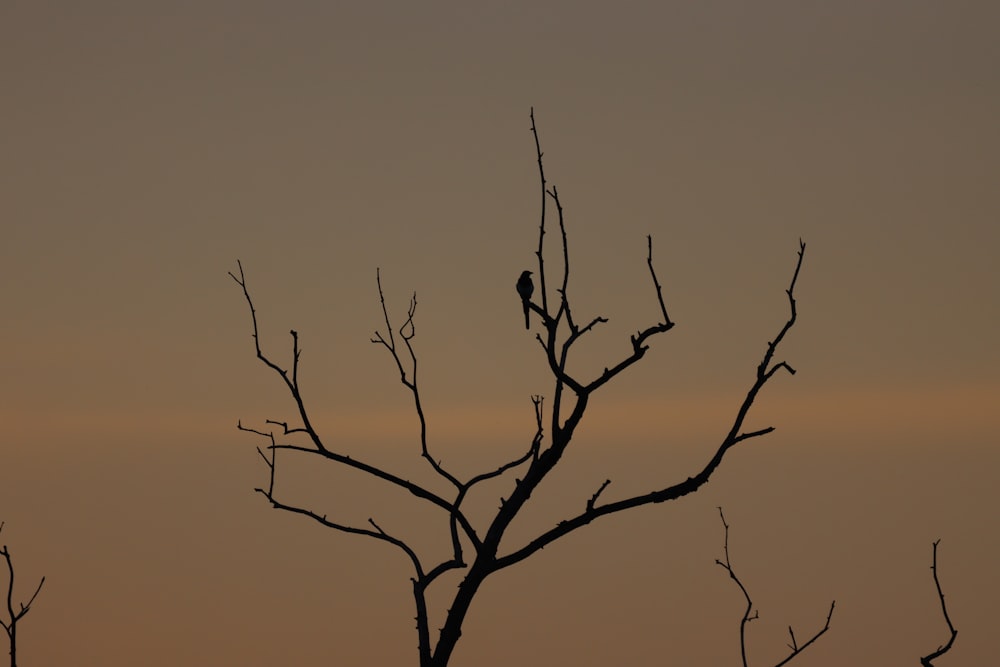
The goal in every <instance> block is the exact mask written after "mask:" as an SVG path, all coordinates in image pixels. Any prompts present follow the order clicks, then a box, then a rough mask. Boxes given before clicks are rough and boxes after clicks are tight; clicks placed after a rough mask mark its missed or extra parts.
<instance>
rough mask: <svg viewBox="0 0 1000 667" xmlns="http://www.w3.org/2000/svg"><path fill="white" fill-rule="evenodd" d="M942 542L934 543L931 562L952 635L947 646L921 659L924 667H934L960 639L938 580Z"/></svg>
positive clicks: (944, 613) (942, 607)
mask: <svg viewBox="0 0 1000 667" xmlns="http://www.w3.org/2000/svg"><path fill="white" fill-rule="evenodd" d="M940 542H941V540H935V541H934V557H933V559H932V560H931V572H932V573H933V574H934V587H935V588H936V589H937V594H938V599H939V600H940V601H941V614H942V615H943V616H944V622H945V623H947V625H948V632H950V633H951V636H950V637H949V638H948V643H947V644H945V645H944V646H938V649H937V650H936V651H934V652H933V653H930V654H928V655H925V656H924V657H922V658H920V664H921V665H923V667H934V660H936V659H937V658H940V657H941V656H942V655H944V654H945V653H947V652H948V651H950V650H951V647H952V646H953V645H954V643H955V638H956V637H958V630H956V629H955V626H954V625H952V623H951V618H950V617H949V616H948V607H946V606H945V604H944V592H943V591H942V590H941V582H940V581H939V580H938V572H937V548H938V543H940Z"/></svg>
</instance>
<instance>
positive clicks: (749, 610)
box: [715, 507, 837, 667]
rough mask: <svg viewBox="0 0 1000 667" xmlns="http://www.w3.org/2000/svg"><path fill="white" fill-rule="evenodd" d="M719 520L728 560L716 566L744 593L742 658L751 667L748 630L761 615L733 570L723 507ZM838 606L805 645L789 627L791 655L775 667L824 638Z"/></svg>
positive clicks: (779, 666)
mask: <svg viewBox="0 0 1000 667" xmlns="http://www.w3.org/2000/svg"><path fill="white" fill-rule="evenodd" d="M719 518H720V519H722V526H723V528H724V530H725V537H724V541H723V546H722V550H723V553H724V554H725V557H726V559H725V560H724V561H722V560H719V559H716V560H715V562H716V564H718V565H720V566H721V567H722V569H724V570H725V571H726V572H728V573H729V578H730V579H732V580H733V581H735V582H736V585H737V586H738V587H739V589H740V592H741V593H743V599H744V600H745V601H746V608H745V609H744V611H743V617H742V618H741V619H740V657H741V658H742V661H743V667H749V664H750V663H749V662H748V661H747V642H746V629H747V625H748V624H749V623H750V621H754V620H756V619H758V618H760V614H759V613H758V612H757V611H756V610H755V609H754V608H753V600H751V599H750V593H749V592H747V589H746V586H744V585H743V582H742V581H740V578H739V577H738V576H736V572H735V571H734V570H733V566H732V563H731V562H730V560H729V524H728V523H726V516H725V514H723V513H722V508H721V507H720V508H719ZM836 604H837V601H836V600H834V601H833V602H831V603H830V612H829V613H828V614H827V615H826V623H825V624H824V625H823V627H822V628H821V629H820V630H819V631H818V632H817V633H816V634H814V635H813V636H812V638H810V639H809V641H807V642H806V643H805V644H802V645H801V646H800V645H799V644H798V642H797V641H796V640H795V631H794V630H792V626H790V625H789V626H788V634H789V636H790V637H791V642H792V643H791V644H789V645H788V648H789V649H791V653H789V654H788V655H787V656H786V657H785V659H784V660H782V661H781V662H779V663H777V664H775V666H774V667H781V666H782V665H787V664H788V663H789V662H791V661H792V659H793V658H794V657H795V656H797V655H798V654H800V653H802V651H804V650H805V649H806V648H808V647H809V645H811V644H812V643H813V642H814V641H816V640H817V639H819V638H820V637H822V636H823V634H825V633H826V631H827V630H829V629H830V619H832V618H833V607H834V605H836Z"/></svg>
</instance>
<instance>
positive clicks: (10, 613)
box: [0, 521, 45, 667]
mask: <svg viewBox="0 0 1000 667" xmlns="http://www.w3.org/2000/svg"><path fill="white" fill-rule="evenodd" d="M3 527H4V523H3V522H2V521H0V532H2V531H3ZM0 556H3V559H4V561H6V563H7V619H6V620H0V625H2V626H3V629H4V630H5V631H6V632H7V639H8V640H9V642H10V667H17V623H18V621H20V620H21V619H22V618H24V617H25V616H26V615H27V614H28V612H29V611H30V610H31V605H32V603H33V602H34V601H35V598H36V597H38V593H39V592H40V591H41V590H42V584H44V583H45V577H42V580H41V581H39V582H38V586H37V587H36V588H35V592H34V593H32V594H31V597H30V598H29V599H28V601H27V602H19V603H18V605H17V607H18V608H17V609H15V608H14V560H13V557H12V556H11V554H10V549H8V548H7V545H6V544H5V545H3V548H0Z"/></svg>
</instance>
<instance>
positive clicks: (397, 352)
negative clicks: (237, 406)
mask: <svg viewBox="0 0 1000 667" xmlns="http://www.w3.org/2000/svg"><path fill="white" fill-rule="evenodd" d="M531 121H532V123H531V132H532V136H533V137H534V141H535V149H536V156H537V161H538V174H539V180H540V185H541V197H542V206H541V221H540V224H539V232H538V250H537V253H536V255H537V259H538V276H539V279H540V289H539V291H538V293H537V296H536V300H535V301H532V300H531V299H530V293H529V298H525V297H524V295H523V294H522V299H523V305H524V307H525V308H526V309H527V312H529V313H534V314H536V315H537V316H538V318H539V319H540V320H541V327H542V330H541V332H540V333H538V334H537V336H536V338H537V340H538V342H539V344H540V347H541V349H542V352H543V355H544V358H545V362H546V364H547V366H548V368H549V370H550V372H551V374H552V379H553V386H552V394H551V396H552V400H551V403H550V405H549V406H548V410H546V409H545V402H544V401H543V399H542V397H541V396H533V397H532V398H531V400H532V405H533V408H534V427H533V430H532V432H531V434H530V437H529V438H528V440H527V442H526V444H525V446H524V449H522V450H521V453H520V454H518V455H517V456H515V457H513V458H511V459H510V460H509V461H507V462H505V463H503V464H502V465H499V466H498V467H496V468H494V469H491V470H487V471H485V472H482V473H480V474H477V475H473V476H471V477H469V478H462V477H460V476H459V475H457V474H455V473H454V472H452V471H451V470H449V469H448V467H447V466H445V465H444V463H443V462H442V461H440V460H439V459H436V458H435V457H434V456H433V455H432V452H431V443H430V442H428V436H427V419H426V416H425V413H424V408H423V404H422V401H421V395H420V388H419V384H418V374H417V370H418V364H417V354H416V352H415V349H414V347H413V340H414V338H415V337H416V325H415V322H414V317H415V314H416V308H417V299H416V295H415V294H414V295H413V297H412V298H411V300H410V304H409V308H408V309H407V312H406V317H405V319H404V320H403V322H402V324H399V325H394V323H393V321H392V318H391V317H390V315H389V312H388V309H387V308H386V305H385V298H384V293H383V288H382V282H381V274H380V273H379V272H377V273H376V283H377V286H378V293H379V299H380V301H381V305H382V314H383V320H384V325H385V328H384V330H377V331H376V332H375V333H374V335H373V337H372V339H371V342H372V343H374V344H376V345H379V346H381V347H383V348H384V349H385V350H386V352H387V353H388V355H389V356H390V358H391V359H392V360H393V362H394V365H395V367H396V370H397V372H398V373H399V380H400V382H401V384H402V385H403V387H404V388H405V390H406V391H408V392H409V393H410V395H411V398H412V400H413V407H414V411H415V412H416V414H417V417H418V421H419V428H420V456H421V457H422V458H423V459H425V460H426V461H427V463H428V465H429V466H430V468H431V470H432V471H433V473H434V474H435V476H436V477H438V478H440V480H443V481H444V482H445V483H446V485H447V486H448V488H449V489H450V491H449V492H448V493H443V494H442V493H436V492H434V491H431V490H430V489H429V488H428V487H425V486H423V485H420V484H417V483H415V482H412V481H410V480H407V479H403V478H402V477H400V476H397V475H395V474H393V473H391V472H389V471H388V470H385V469H383V468H380V467H378V466H375V465H371V464H369V463H366V462H364V461H362V460H359V459H358V458H355V457H351V456H347V455H346V454H343V453H340V452H337V451H335V450H333V449H332V448H330V447H328V446H327V445H326V444H325V442H324V440H323V439H322V438H321V436H320V434H319V433H318V432H317V431H316V429H315V428H314V426H313V424H312V422H311V421H310V419H309V414H308V411H307V409H306V406H305V403H304V401H303V398H302V393H301V389H300V385H299V380H298V370H299V360H300V356H301V349H300V347H299V337H298V334H297V333H296V332H295V331H294V330H293V331H291V337H292V362H291V363H292V365H291V368H284V367H282V366H280V365H279V364H277V363H276V362H274V361H273V360H272V359H271V358H270V357H269V356H268V355H267V354H265V353H264V351H263V350H262V348H261V343H260V337H259V329H258V325H257V313H256V309H255V307H254V303H253V300H252V299H251V296H250V291H249V288H248V287H247V280H246V276H245V274H244V272H243V266H242V264H240V263H237V266H238V273H230V274H229V275H230V276H231V277H232V279H233V280H234V281H236V283H237V284H238V285H239V286H240V287H241V289H242V291H243V295H244V297H245V299H246V302H247V305H248V306H249V309H250V316H251V322H252V326H253V338H254V346H255V349H256V354H257V358H258V359H259V360H260V361H261V362H262V363H263V364H264V365H265V366H267V367H268V368H270V369H271V370H272V371H273V372H275V373H276V374H277V375H278V376H279V377H280V378H281V381H282V382H283V383H284V385H285V386H286V388H287V390H288V391H289V393H290V394H291V397H292V399H293V401H294V403H295V405H296V408H297V413H298V417H299V422H300V423H299V424H297V425H293V426H290V425H289V424H288V423H286V422H283V421H275V420H266V421H265V422H264V423H265V425H266V427H265V428H251V427H247V426H244V425H243V424H242V423H240V424H238V428H239V429H240V430H243V431H248V432H251V433H254V434H257V435H259V436H261V437H263V438H264V439H265V443H266V445H265V447H264V448H263V449H259V450H258V451H260V454H261V457H262V458H263V460H264V462H265V465H266V466H267V467H268V470H269V481H268V485H267V487H266V488H258V489H256V491H257V492H258V493H260V494H262V495H263V496H264V497H265V498H266V499H267V500H268V501H269V502H270V503H271V505H272V506H273V507H274V508H276V509H280V510H284V511H288V512H292V513H296V514H301V515H304V516H307V517H309V518H310V519H312V520H313V521H315V522H317V523H319V524H322V525H323V526H326V527H328V528H332V529H334V530H339V531H342V532H345V533H352V534H358V535H364V536H367V537H370V538H373V539H376V540H379V541H382V542H386V543H388V544H391V545H393V546H394V547H396V548H397V549H399V550H400V551H401V552H402V553H404V554H405V556H406V557H407V559H408V560H409V562H410V563H411V566H412V568H413V575H412V582H413V596H414V602H415V608H416V626H417V634H418V651H419V656H420V662H419V664H420V665H421V667H432V666H436V667H444V666H445V665H447V664H448V662H449V659H450V658H451V655H452V652H453V651H454V649H455V646H456V644H457V642H458V640H459V638H460V637H461V635H462V626H463V623H464V621H465V618H466V615H467V613H468V611H469V608H470V606H471V604H472V601H473V599H474V598H475V595H476V593H477V592H478V590H479V588H480V586H481V585H482V584H483V582H484V581H485V580H486V579H487V578H488V577H489V576H491V575H492V574H494V573H496V572H498V571H500V570H502V569H504V568H506V567H509V566H511V565H514V564H515V563H519V562H521V561H522V560H524V559H526V558H528V557H529V556H531V555H532V554H534V553H536V552H537V551H539V550H540V549H543V548H544V547H546V546H548V545H549V544H552V543H553V542H555V541H556V540H558V539H559V538H561V537H564V536H565V535H567V534H569V533H571V532H573V531H574V530H576V529H578V528H581V527H583V526H585V525H587V524H589V523H591V522H593V521H595V520H596V519H598V518H600V517H604V516H608V515H611V514H615V513H617V512H621V511H624V510H627V509H631V508H634V507H640V506H642V505H648V504H651V503H662V502H665V501H668V500H675V499H678V498H681V497H683V496H686V495H687V494H689V493H693V492H695V491H697V490H698V489H699V488H700V487H701V486H702V485H704V484H705V483H706V482H707V481H708V479H709V478H710V477H711V475H712V473H713V472H714V471H715V470H716V469H717V468H718V466H719V465H720V464H721V462H722V460H723V457H724V456H725V454H726V452H728V451H729V450H730V449H731V448H732V447H734V446H735V445H737V444H739V443H741V442H744V441H746V440H750V439H752V438H756V437H759V436H762V435H765V434H767V433H770V432H771V431H772V430H773V427H768V428H764V429H760V430H753V431H747V430H745V429H744V422H745V420H746V418H747V415H748V413H749V412H750V408H751V406H752V405H753V403H754V401H755V399H756V398H757V395H758V394H759V392H760V391H761V389H763V387H764V385H765V384H767V383H768V382H769V381H770V380H771V378H773V377H774V375H775V374H776V373H777V372H778V371H779V370H785V371H787V372H789V373H794V372H795V371H794V370H793V369H792V367H791V366H789V365H788V364H787V363H786V362H785V361H776V360H775V355H776V352H777V349H778V346H779V344H780V343H781V341H782V340H783V339H784V337H785V335H786V334H787V333H788V331H789V330H790V329H791V328H792V326H793V325H794V324H795V319H796V309H795V298H794V289H795V284H796V281H797V280H798V275H799V270H800V268H801V266H802V259H803V255H804V251H805V244H803V243H801V242H800V244H799V251H798V260H797V262H796V264H795V271H794V273H793V275H792V280H791V283H790V285H789V287H788V289H787V290H786V293H787V295H788V301H789V308H790V314H789V316H788V319H787V320H786V321H785V322H784V324H783V325H782V327H781V328H780V330H779V331H778V333H777V335H776V336H775V338H774V340H773V341H771V342H769V343H768V344H767V347H766V350H765V352H764V354H763V357H762V359H761V361H760V363H759V365H758V367H757V372H756V376H755V378H754V379H753V382H752V383H751V385H750V388H749V390H748V391H747V394H746V397H745V398H744V399H743V401H742V402H741V403H740V405H739V407H738V409H737V411H736V416H735V418H734V420H733V423H732V425H731V427H730V429H729V432H728V433H727V435H726V436H725V437H724V438H723V439H722V441H721V442H720V443H719V444H718V445H717V446H716V447H715V449H714V453H713V455H712V456H711V457H710V458H709V460H708V461H707V462H706V463H705V464H704V466H703V467H702V468H701V469H700V470H698V471H696V472H695V474H694V475H693V476H690V477H686V478H684V479H682V480H680V481H678V482H676V483H673V484H668V485H666V486H664V487H663V488H661V489H659V490H656V491H653V492H650V493H645V494H642V495H636V496H631V497H625V498H621V499H618V500H614V501H611V502H603V503H602V502H600V501H601V497H602V494H603V493H604V492H605V491H606V490H607V488H608V487H609V485H610V483H611V481H610V480H605V481H604V482H603V483H602V484H601V485H600V486H599V488H597V490H596V491H594V492H593V493H592V494H591V495H589V497H585V498H581V511H580V512H579V513H578V514H576V515H575V516H570V517H567V518H566V519H564V520H562V521H559V522H558V523H556V525H554V526H552V527H550V528H548V529H547V530H544V531H542V532H541V533H540V534H538V535H536V536H535V537H534V538H533V539H530V540H528V541H527V542H525V543H522V544H520V545H514V546H512V547H510V548H505V549H503V550H501V540H502V539H503V537H504V535H505V534H506V531H507V529H508V527H509V526H510V524H511V522H512V521H513V520H514V518H515V517H516V516H518V514H519V512H520V511H521V510H522V508H523V507H524V506H525V503H526V502H527V501H528V499H529V498H530V497H531V495H532V494H533V493H534V491H535V490H536V489H537V488H538V486H539V484H541V483H542V481H543V480H544V479H545V478H546V477H547V476H548V475H549V473H550V472H551V471H552V469H553V468H554V467H555V466H556V464H557V463H558V462H559V461H560V459H561V458H562V456H563V454H564V453H565V452H566V450H567V448H568V447H569V446H570V443H571V441H572V439H573V436H574V434H575V433H576V429H577V427H578V425H579V424H580V421H581V419H582V418H583V416H584V413H585V411H586V409H587V406H588V404H589V402H590V399H591V397H592V396H593V395H594V394H595V392H597V391H598V390H599V389H600V388H601V387H603V386H604V385H606V384H607V383H609V382H610V381H611V380H612V379H614V378H615V377H617V376H618V375H620V374H621V373H622V372H623V371H625V370H626V369H627V368H629V367H631V366H632V365H633V364H635V363H636V362H638V361H639V360H640V359H642V358H643V356H644V355H645V353H646V351H647V350H648V349H649V343H650V341H651V339H652V338H653V337H654V336H656V335H658V334H662V333H665V332H667V331H669V330H670V329H672V328H673V327H674V323H673V322H672V321H671V319H670V317H669V316H668V314H667V308H666V305H665V302H664V298H663V289H662V286H661V284H660V282H659V280H658V278H657V275H656V271H655V269H654V267H653V245H652V238H651V237H647V239H646V248H647V256H646V263H647V266H648V267H649V273H650V278H651V282H652V285H653V289H654V291H655V294H656V301H655V303H656V310H657V318H658V321H657V322H655V323H653V324H650V325H648V326H646V327H644V328H641V329H639V330H637V332H636V333H635V334H633V335H632V336H631V338H630V341H629V343H630V345H629V351H628V353H627V354H625V355H624V356H623V357H622V358H620V359H618V360H616V361H614V362H613V363H611V364H609V365H608V366H607V367H605V368H604V370H603V372H601V373H599V374H598V375H597V376H596V377H591V378H582V377H579V376H578V375H577V374H576V373H575V372H574V371H573V370H572V369H571V368H570V364H569V358H570V355H569V352H570V350H571V348H572V347H573V345H575V344H576V343H577V342H578V341H579V340H580V339H581V338H582V337H583V336H585V335H586V334H587V333H588V332H590V331H592V330H593V329H594V328H595V327H596V326H597V325H599V324H601V323H604V322H607V321H608V320H607V318H605V317H603V316H596V317H593V318H591V319H590V320H589V321H587V322H586V323H585V324H581V323H580V322H578V321H577V320H576V319H575V317H574V313H573V311H572V309H571V307H570V298H569V272H570V268H569V267H570V261H569V259H570V256H569V246H568V243H567V234H566V225H565V219H564V212H563V208H562V204H561V202H560V200H559V194H558V191H557V190H556V188H555V187H554V186H553V187H551V188H549V187H548V183H547V181H546V177H545V171H544V167H543V163H542V150H541V142H540V140H539V137H538V131H537V129H536V127H535V121H534V113H533V112H532V115H531ZM550 201H551V202H552V203H553V204H554V207H555V211H556V214H557V223H558V230H559V234H560V237H561V238H560V240H561V254H562V260H563V270H562V276H561V277H560V279H559V280H558V284H559V287H557V288H556V289H555V290H550V288H549V287H548V284H547V276H546V271H545V267H546V265H545V247H544V241H545V235H546V232H547V225H548V222H547V219H546V210H547V209H548V203H549V202H550ZM532 292H533V289H532ZM519 293H520V290H519ZM546 426H547V427H548V437H547V438H546V436H545V430H546V428H545V427H546ZM272 427H276V428H272ZM287 436H297V438H301V439H296V440H293V441H288V442H286V441H284V440H282V441H279V437H280V438H284V437H287ZM303 440H304V441H305V442H303ZM279 451H281V452H289V453H290V452H294V453H296V454H299V455H306V456H315V457H318V458H320V459H324V460H327V461H330V462H332V463H335V464H339V465H342V466H346V467H348V468H352V469H354V470H357V471H360V472H362V473H366V474H368V475H371V476H372V477H374V478H376V479H379V480H381V481H382V482H384V483H385V484H388V485H390V486H395V487H398V488H402V489H405V490H406V491H408V492H409V493H411V494H412V495H414V496H416V497H417V498H418V499H419V500H420V501H421V502H425V503H429V504H430V505H432V506H434V507H436V508H438V509H439V510H440V511H441V513H442V515H443V518H444V519H445V520H446V521H447V522H448V525H449V527H450V535H451V549H450V554H449V556H448V557H447V558H446V559H444V560H442V561H440V562H437V563H434V564H430V563H424V562H423V560H422V558H421V557H420V556H419V555H418V554H417V551H416V550H415V549H414V548H413V547H411V546H410V545H409V544H408V543H407V542H405V541H404V540H403V539H401V538H399V537H396V536H394V535H391V534H390V533H389V532H388V531H386V530H384V529H383V528H382V527H380V526H379V524H377V523H376V522H375V520H374V518H370V519H369V520H368V524H367V525H351V524H346V523H341V522H339V521H336V520H333V519H329V518H328V517H327V516H326V515H324V514H320V513H317V512H315V511H313V510H311V509H309V508H304V507H298V506H295V505H291V504H288V503H286V502H284V501H283V500H282V499H281V498H280V497H279V495H278V493H277V492H276V489H275V471H276V467H277V463H276V461H277V454H278V452H279ZM515 470H516V471H517V475H516V477H514V478H513V479H510V480H509V482H508V483H509V486H508V489H509V491H508V493H507V494H506V496H505V497H503V498H501V500H500V505H499V507H498V509H497V511H496V513H495V514H494V515H493V516H492V517H491V518H489V520H488V521H486V522H485V524H483V525H474V523H473V521H472V519H471V518H470V517H469V516H468V515H467V513H466V508H465V505H464V502H465V500H466V498H468V496H469V494H470V492H471V491H472V490H473V489H474V487H476V486H477V485H478V484H480V483H481V482H484V481H486V480H490V479H496V478H499V477H501V476H504V475H505V473H508V472H510V471H515ZM452 570H462V579H461V581H460V583H459V584H458V586H457V589H456V591H455V594H454V597H453V599H452V602H451V605H450V607H449V609H448V611H447V614H446V616H445V618H444V622H443V625H442V626H441V627H440V630H439V633H438V636H437V638H436V640H432V638H431V631H430V620H429V618H428V609H427V600H426V591H427V589H428V587H429V586H430V585H431V584H432V583H433V582H434V581H436V580H438V578H439V577H440V576H441V575H442V574H444V573H445V572H448V571H452Z"/></svg>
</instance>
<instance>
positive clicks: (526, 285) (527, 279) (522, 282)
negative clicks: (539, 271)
mask: <svg viewBox="0 0 1000 667" xmlns="http://www.w3.org/2000/svg"><path fill="white" fill-rule="evenodd" d="M534 291H535V283H533V282H531V271H522V272H521V277H520V278H518V279H517V293H518V295H520V297H521V303H522V304H523V305H524V328H525V329H530V328H531V324H530V322H529V321H528V314H529V313H530V312H531V311H530V307H529V305H528V304H529V303H531V295H532V294H533V293H534Z"/></svg>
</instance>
